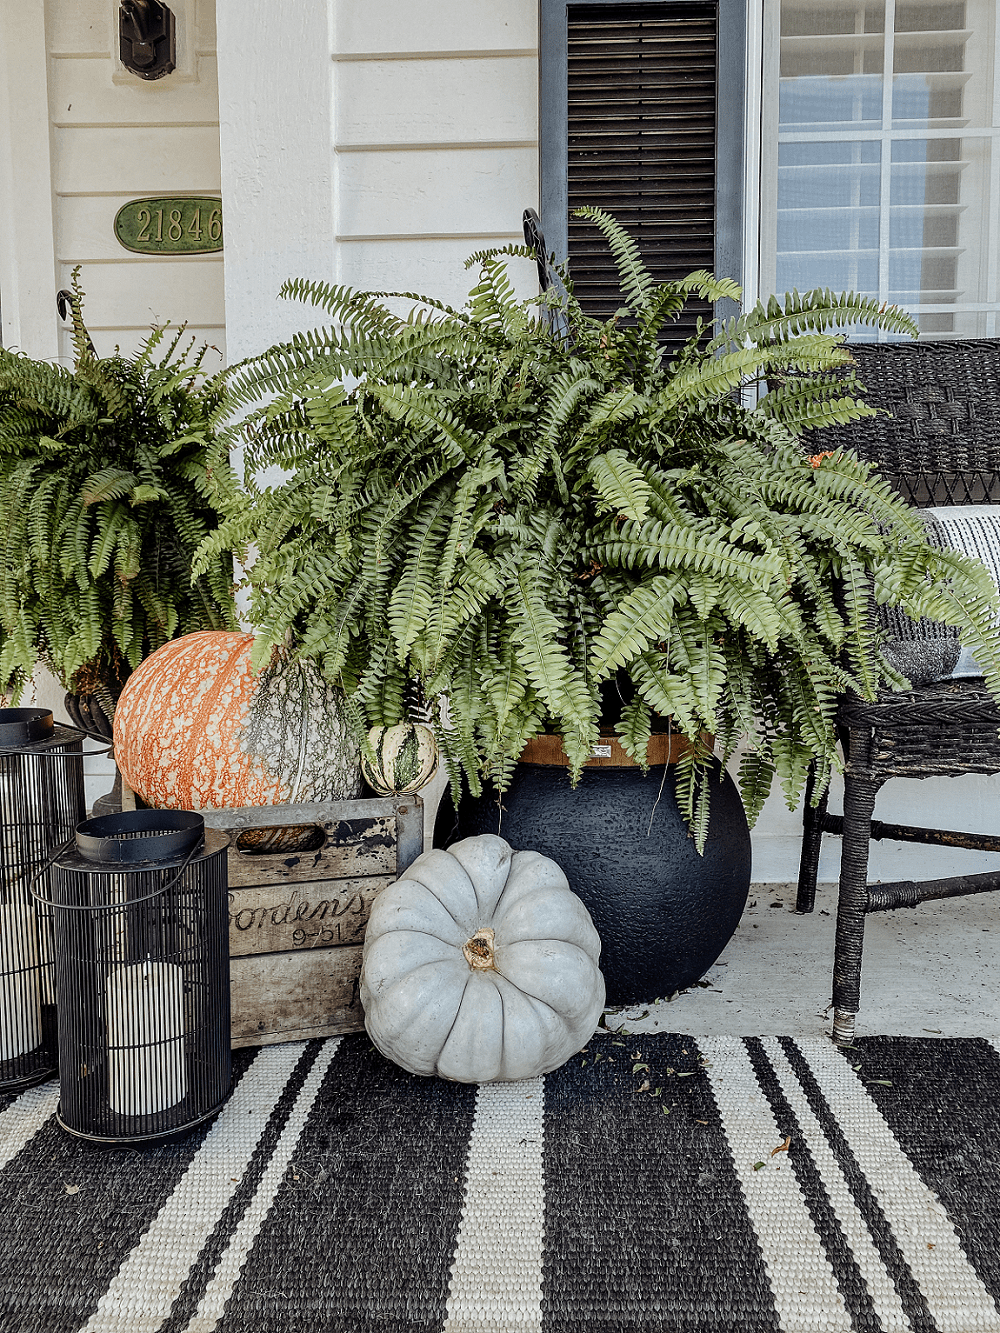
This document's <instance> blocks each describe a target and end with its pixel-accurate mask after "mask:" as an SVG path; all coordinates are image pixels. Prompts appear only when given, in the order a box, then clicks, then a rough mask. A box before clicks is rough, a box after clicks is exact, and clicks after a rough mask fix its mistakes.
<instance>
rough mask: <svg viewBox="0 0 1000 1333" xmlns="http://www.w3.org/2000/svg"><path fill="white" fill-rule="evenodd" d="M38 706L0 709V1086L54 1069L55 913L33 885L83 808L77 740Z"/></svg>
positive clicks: (28, 1081) (15, 1086)
mask: <svg viewBox="0 0 1000 1333" xmlns="http://www.w3.org/2000/svg"><path fill="white" fill-rule="evenodd" d="M85 739H86V736H85V734H84V733H83V732H80V731H77V730H76V729H75V728H71V727H63V726H56V724H55V722H54V721H53V718H52V714H51V713H50V712H49V711H48V710H47V709H42V708H2V709H0V1091H4V1092H12V1091H17V1090H19V1089H21V1088H27V1087H30V1086H31V1085H32V1084H33V1083H40V1082H41V1081H42V1080H43V1079H46V1078H49V1077H51V1075H52V1074H54V1073H55V1072H56V1039H55V1032H56V1008H55V990H54V985H53V965H52V917H51V913H50V911H49V909H48V908H47V907H45V906H41V905H39V904H38V903H37V902H36V900H35V898H34V896H33V895H32V892H31V885H32V880H33V879H34V878H35V877H36V876H38V875H39V874H40V873H41V874H42V875H43V877H44V875H45V873H46V872H45V871H44V866H45V864H46V861H47V858H48V857H49V856H50V854H51V853H52V851H53V850H54V849H55V848H56V847H59V846H60V845H61V844H63V843H65V842H66V840H67V839H68V838H71V837H72V836H73V830H74V829H75V828H76V826H77V824H78V823H79V822H80V820H82V819H83V818H84V817H85V815H86V813H87V810H86V801H85V797H84V788H83V742H84V740H85Z"/></svg>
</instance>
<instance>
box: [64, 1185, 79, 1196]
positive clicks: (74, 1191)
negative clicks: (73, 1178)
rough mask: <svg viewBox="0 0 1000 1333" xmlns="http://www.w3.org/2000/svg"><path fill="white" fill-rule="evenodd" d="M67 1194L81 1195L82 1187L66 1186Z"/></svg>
mask: <svg viewBox="0 0 1000 1333" xmlns="http://www.w3.org/2000/svg"><path fill="white" fill-rule="evenodd" d="M66 1193H67V1194H79V1193H80V1186H79V1185H67V1186H66Z"/></svg>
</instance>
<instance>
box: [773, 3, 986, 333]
mask: <svg viewBox="0 0 1000 1333" xmlns="http://www.w3.org/2000/svg"><path fill="white" fill-rule="evenodd" d="M780 16H781V20H780V29H781V31H780V77H779V79H778V87H777V88H776V89H772V90H770V96H771V97H773V98H774V99H775V101H774V102H772V104H771V105H772V106H774V107H775V110H776V113H777V115H776V119H777V129H778V155H777V169H776V173H775V174H776V179H775V180H773V181H772V182H771V183H770V184H771V188H772V189H773V190H774V194H773V196H772V198H773V205H772V209H773V212H772V213H770V214H769V213H768V210H767V208H766V207H765V217H767V216H771V217H773V223H772V225H771V227H770V243H771V244H773V246H774V261H773V268H771V269H770V273H771V275H772V276H773V287H774V289H775V290H777V291H782V290H786V289H788V288H790V287H793V286H794V287H797V288H798V289H799V290H802V289H803V288H806V287H833V288H838V289H840V288H850V289H853V290H855V291H862V292H867V293H870V294H871V295H873V296H877V297H878V298H879V299H880V300H888V301H893V302H896V303H899V304H901V305H904V306H906V307H907V308H909V309H910V310H911V311H912V312H913V313H914V316H915V317H916V318H917V320H918V323H919V324H920V327H921V330H922V331H923V332H925V333H927V334H930V335H931V336H936V337H963V336H971V334H972V333H976V334H983V333H989V334H993V333H994V332H997V333H1000V327H998V326H997V313H998V311H1000V291H998V267H1000V265H998V263H997V260H996V258H995V257H994V255H995V252H996V251H997V248H998V243H1000V238H998V237H997V234H996V233H997V225H998V224H997V221H996V219H994V218H993V217H991V209H990V207H989V203H990V200H991V199H993V198H994V197H995V196H996V195H997V194H998V192H1000V167H998V165H997V160H996V154H997V149H998V145H996V143H995V140H996V139H997V137H998V136H1000V125H996V124H994V111H993V88H994V82H995V75H996V69H995V66H996V63H997V54H996V33H995V25H996V5H995V3H994V0H946V2H945V3H934V0H897V3H896V4H895V5H891V4H890V5H889V6H888V7H887V6H886V5H885V4H883V3H870V2H867V0H855V2H854V3H847V4H844V3H837V2H836V0H834V2H833V3H827V2H826V0H780ZM886 68H891V71H892V75H891V79H890V81H889V83H888V85H887V84H886V80H885V79H884V77H883V71H884V70H885V69H886ZM765 95H766V96H767V95H768V93H767V90H765ZM765 185H766V183H765ZM766 203H767V200H765V205H766ZM763 271H764V273H765V274H767V273H768V271H769V265H768V257H767V255H766V254H765V256H764V259H763Z"/></svg>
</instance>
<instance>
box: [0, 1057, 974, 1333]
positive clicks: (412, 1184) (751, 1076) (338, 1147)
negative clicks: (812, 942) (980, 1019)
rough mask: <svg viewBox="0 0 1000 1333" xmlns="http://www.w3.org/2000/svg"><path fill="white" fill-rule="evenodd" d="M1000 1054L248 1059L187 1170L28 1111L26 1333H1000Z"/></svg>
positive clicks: (15, 1186)
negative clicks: (449, 1063)
mask: <svg viewBox="0 0 1000 1333" xmlns="http://www.w3.org/2000/svg"><path fill="white" fill-rule="evenodd" d="M998 1052H1000V1043H997V1042H990V1041H985V1040H957V1041H950V1040H948V1041H946V1040H933V1039H913V1038H899V1037H895V1038H894V1037H875V1038H867V1039H862V1040H860V1041H859V1042H858V1044H857V1046H856V1047H854V1048H853V1049H849V1050H845V1051H840V1050H837V1049H836V1048H835V1047H833V1046H832V1045H830V1044H829V1043H827V1042H825V1041H792V1040H790V1039H788V1038H776V1037H761V1038H748V1039H740V1038H735V1037H717V1038H712V1039H704V1038H701V1039H698V1040H697V1041H695V1040H693V1039H692V1038H689V1037H680V1036H673V1035H657V1036H626V1035H607V1036H604V1035H602V1036H600V1037H595V1038H594V1039H593V1040H592V1041H591V1043H590V1045H589V1047H588V1049H587V1051H586V1052H584V1053H583V1054H581V1055H579V1056H577V1057H575V1058H574V1059H573V1060H572V1061H571V1062H570V1063H569V1064H568V1065H566V1066H564V1067H563V1068H562V1069H561V1070H558V1071H557V1072H556V1073H554V1074H550V1075H548V1076H547V1077H546V1078H544V1079H534V1080H530V1081H528V1082H524V1083H515V1084H494V1085H491V1086H483V1087H481V1088H475V1087H469V1086H462V1085H457V1084H450V1083H443V1082H440V1081H438V1080H436V1079H421V1078H415V1077H412V1076H410V1075H408V1074H405V1073H403V1072H402V1071H401V1070H399V1069H397V1068H396V1067H395V1066H393V1065H391V1064H389V1063H388V1062H387V1061H385V1060H383V1059H382V1058H381V1056H379V1055H377V1054H376V1053H375V1052H374V1051H373V1050H372V1048H371V1045H370V1043H369V1042H368V1040H367V1038H366V1037H364V1036H356V1037H346V1038H342V1039H336V1038H335V1039H331V1040H329V1041H326V1042H309V1043H294V1044H289V1045H286V1046H273V1047H269V1048H265V1049H263V1050H260V1051H241V1052H238V1053H237V1058H238V1062H239V1067H238V1071H237V1075H238V1076H237V1082H236V1086H235V1089H234V1091H233V1095H232V1097H231V1099H230V1100H229V1102H228V1103H227V1105H226V1108H225V1110H224V1111H223V1113H222V1114H221V1115H220V1117H219V1118H218V1119H217V1120H216V1122H215V1123H214V1124H213V1125H212V1126H211V1127H210V1128H209V1129H207V1130H202V1131H200V1132H198V1133H196V1134H192V1135H191V1136H189V1138H188V1139H186V1140H185V1141H184V1142H182V1143H181V1144H177V1145H173V1146H171V1147H163V1148H157V1149H153V1150H145V1151H141V1152H140V1151H135V1150H132V1151H127V1152H126V1151H114V1152H107V1151H101V1150H98V1149H95V1148H91V1147H89V1146H88V1145H85V1144H82V1143H81V1142H79V1141H78V1140H73V1139H70V1138H69V1137H67V1136H66V1135H65V1134H64V1133H63V1132H62V1131H61V1130H60V1129H59V1128H58V1126H57V1124H56V1123H55V1121H54V1120H53V1118H52V1116H53V1112H54V1110H55V1107H56V1101H57V1097H58V1089H57V1088H56V1086H55V1085H54V1084H49V1085H46V1086H43V1087H40V1088H35V1089H32V1090H30V1091H29V1092H26V1093H24V1094H22V1095H21V1096H20V1097H19V1098H16V1099H10V1098H7V1099H6V1104H4V1103H2V1102H0V1105H3V1110H2V1111H0V1218H2V1222H0V1333H77V1330H86V1333H211V1331H212V1330H215V1331H216V1333H321V1331H322V1333H368V1331H369V1330H370V1331H371V1333H425V1331H427V1333H429V1331H430V1330H442V1331H446V1333H533V1331H535V1330H538V1331H544V1333H549V1331H550V1330H551V1331H552V1333H640V1330H641V1331H642V1333H645V1331H646V1330H650V1331H653V1330H656V1331H662V1333H667V1331H668V1330H669V1333H765V1330H766V1331H770V1330H775V1331H776V1333H777V1331H779V1330H783V1331H784V1333H820V1331H822V1333H839V1331H840V1330H843V1331H844V1333H848V1331H849V1330H854V1329H856V1330H862V1331H863V1333H878V1331H879V1330H884V1331H885V1333H890V1330H907V1329H911V1330H913V1333H931V1331H932V1330H940V1331H941V1333H973V1330H990V1331H992V1330H996V1331H997V1333H1000V1313H998V1302H1000V1257H998V1239H1000V1216H998V1212H1000V1152H998V1145H997V1121H998V1115H1000V1110H998V1108H1000V1053H998Z"/></svg>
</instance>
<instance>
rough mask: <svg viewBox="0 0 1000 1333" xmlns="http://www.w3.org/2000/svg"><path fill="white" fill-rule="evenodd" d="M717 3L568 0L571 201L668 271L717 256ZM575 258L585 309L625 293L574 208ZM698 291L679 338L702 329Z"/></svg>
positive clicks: (612, 305)
mask: <svg viewBox="0 0 1000 1333" xmlns="http://www.w3.org/2000/svg"><path fill="white" fill-rule="evenodd" d="M717 22H718V20H717V12H716V5H715V3H714V2H713V3H695V4H659V5H658V4H650V5H642V6H635V7H633V6H620V5H614V6H612V5H599V4H598V5H571V6H570V7H569V26H568V90H569V126H568V128H569V153H568V185H569V207H570V210H571V212H572V210H573V209H576V208H579V207H581V206H582V205H588V204H589V205H593V206H596V207H599V208H603V209H605V210H606V211H608V212H609V213H613V214H614V216H615V217H616V218H617V219H618V221H619V222H621V223H623V224H624V225H625V226H626V227H627V228H628V230H629V232H630V233H631V234H632V235H633V236H634V237H635V238H636V240H637V241H638V243H639V248H640V250H641V251H642V255H643V259H644V260H645V262H646V264H647V265H648V266H649V268H650V269H651V270H652V272H653V275H654V276H655V278H656V279H657V280H658V281H660V282H664V281H671V280H674V279H677V278H681V277H683V276H685V274H687V273H690V272H691V271H692V270H694V269H707V270H709V271H710V272H711V270H712V269H713V268H714V264H715V222H714V217H715V161H716V59H717V49H718V37H717ZM569 256H570V269H571V273H572V276H573V281H574V285H575V289H576V294H577V296H578V297H579V298H580V299H581V300H582V302H583V305H584V308H585V309H586V310H587V311H588V313H590V314H592V315H595V316H598V317H600V318H607V317H609V316H610V315H613V314H614V312H615V310H617V309H618V308H619V306H620V305H621V304H622V300H621V297H620V294H619V286H618V276H617V269H616V267H615V264H614V261H613V259H612V257H611V254H610V252H609V251H608V248H607V246H606V245H605V244H604V242H603V241H602V240H601V238H600V235H599V233H598V232H597V230H596V228H594V227H593V226H591V225H590V224H588V223H585V222H583V221H581V220H579V219H574V218H572V217H571V218H570V228H569ZM699 314H700V315H701V316H702V317H703V318H706V319H707V318H709V317H710V316H711V307H710V306H709V305H708V304H707V303H700V304H696V303H694V302H692V303H691V304H690V306H689V307H688V309H687V310H686V311H685V314H684V316H683V317H682V319H681V320H679V321H678V322H677V323H676V324H673V325H671V326H668V329H667V333H668V336H669V341H670V342H671V343H675V342H680V341H683V339H684V338H686V337H689V336H691V335H692V334H693V333H694V332H695V320H696V318H697V317H698V315H699Z"/></svg>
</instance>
